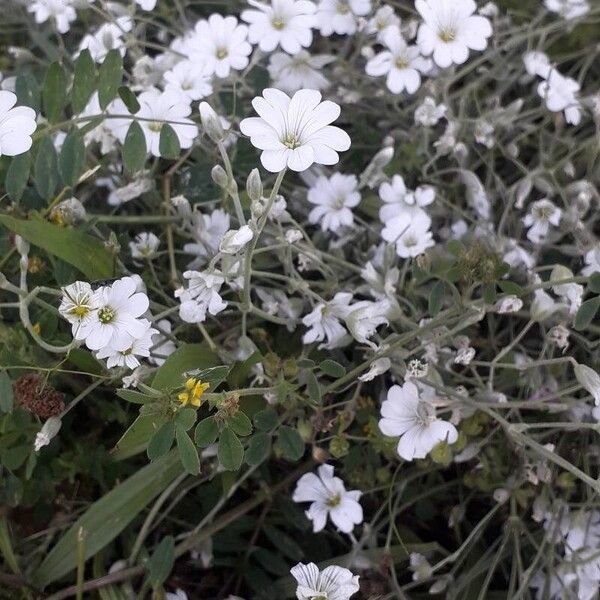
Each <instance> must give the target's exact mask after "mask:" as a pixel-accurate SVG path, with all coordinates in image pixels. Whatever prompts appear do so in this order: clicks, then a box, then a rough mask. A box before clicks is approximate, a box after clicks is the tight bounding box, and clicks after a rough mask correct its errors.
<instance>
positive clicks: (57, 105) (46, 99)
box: [42, 62, 67, 123]
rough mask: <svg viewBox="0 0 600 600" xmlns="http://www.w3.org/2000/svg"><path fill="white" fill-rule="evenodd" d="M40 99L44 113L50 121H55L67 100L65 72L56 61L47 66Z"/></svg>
mask: <svg viewBox="0 0 600 600" xmlns="http://www.w3.org/2000/svg"><path fill="white" fill-rule="evenodd" d="M42 101H43V104H44V115H45V116H46V118H47V119H48V121H50V123H56V121H58V120H59V119H60V116H61V115H62V112H63V109H64V107H65V104H66V101H67V74H66V73H65V70H64V69H63V68H62V66H61V65H60V64H59V63H57V62H54V63H52V64H51V65H50V66H49V67H48V71H47V73H46V78H45V79H44V87H43V88H42Z"/></svg>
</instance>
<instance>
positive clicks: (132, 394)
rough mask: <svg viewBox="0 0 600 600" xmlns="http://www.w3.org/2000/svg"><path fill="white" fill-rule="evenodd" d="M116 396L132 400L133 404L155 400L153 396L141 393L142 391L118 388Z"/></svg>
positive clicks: (128, 400)
mask: <svg viewBox="0 0 600 600" xmlns="http://www.w3.org/2000/svg"><path fill="white" fill-rule="evenodd" d="M117 396H119V398H123V400H126V401H127V402H132V403H133V404H147V403H148V402H152V401H154V400H156V398H155V397H153V396H149V395H148V394H143V393H142V392H136V391H135V390H125V389H119V390H117Z"/></svg>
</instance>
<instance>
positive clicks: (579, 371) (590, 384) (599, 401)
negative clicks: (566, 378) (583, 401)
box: [575, 363, 600, 406]
mask: <svg viewBox="0 0 600 600" xmlns="http://www.w3.org/2000/svg"><path fill="white" fill-rule="evenodd" d="M575 377H576V378H577V381H578V382H579V383H580V384H581V385H582V386H583V387H584V388H585V389H586V390H587V391H588V392H589V393H590V394H591V395H592V396H593V397H594V402H595V404H596V406H600V375H598V373H596V371H594V369H592V368H590V367H588V366H587V365H581V364H579V363H577V364H576V365H575Z"/></svg>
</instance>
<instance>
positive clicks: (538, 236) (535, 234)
mask: <svg viewBox="0 0 600 600" xmlns="http://www.w3.org/2000/svg"><path fill="white" fill-rule="evenodd" d="M561 216H562V210H561V209H560V208H558V207H557V206H555V205H554V204H553V203H552V202H550V200H548V199H547V198H544V199H542V200H538V201H537V202H534V203H533V204H532V205H531V208H530V209H529V212H528V213H527V214H526V215H525V216H524V217H523V224H524V225H525V227H529V231H528V232H527V239H528V240H530V241H532V242H533V243H534V244H540V243H542V242H543V241H544V240H545V239H546V236H547V235H548V232H549V231H550V226H551V225H554V227H557V226H558V224H559V223H560V218H561Z"/></svg>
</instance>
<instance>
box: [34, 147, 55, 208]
mask: <svg viewBox="0 0 600 600" xmlns="http://www.w3.org/2000/svg"><path fill="white" fill-rule="evenodd" d="M33 182H34V184H35V189H36V190H37V192H38V194H39V195H40V196H41V197H42V198H44V199H45V200H50V199H51V198H52V197H53V196H54V192H55V191H56V186H57V184H58V158H57V156H56V149H55V148H54V144H53V143H52V140H51V139H50V138H49V137H45V138H42V140H41V142H40V143H39V144H38V148H37V155H36V157H35V164H34V167H33Z"/></svg>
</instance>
